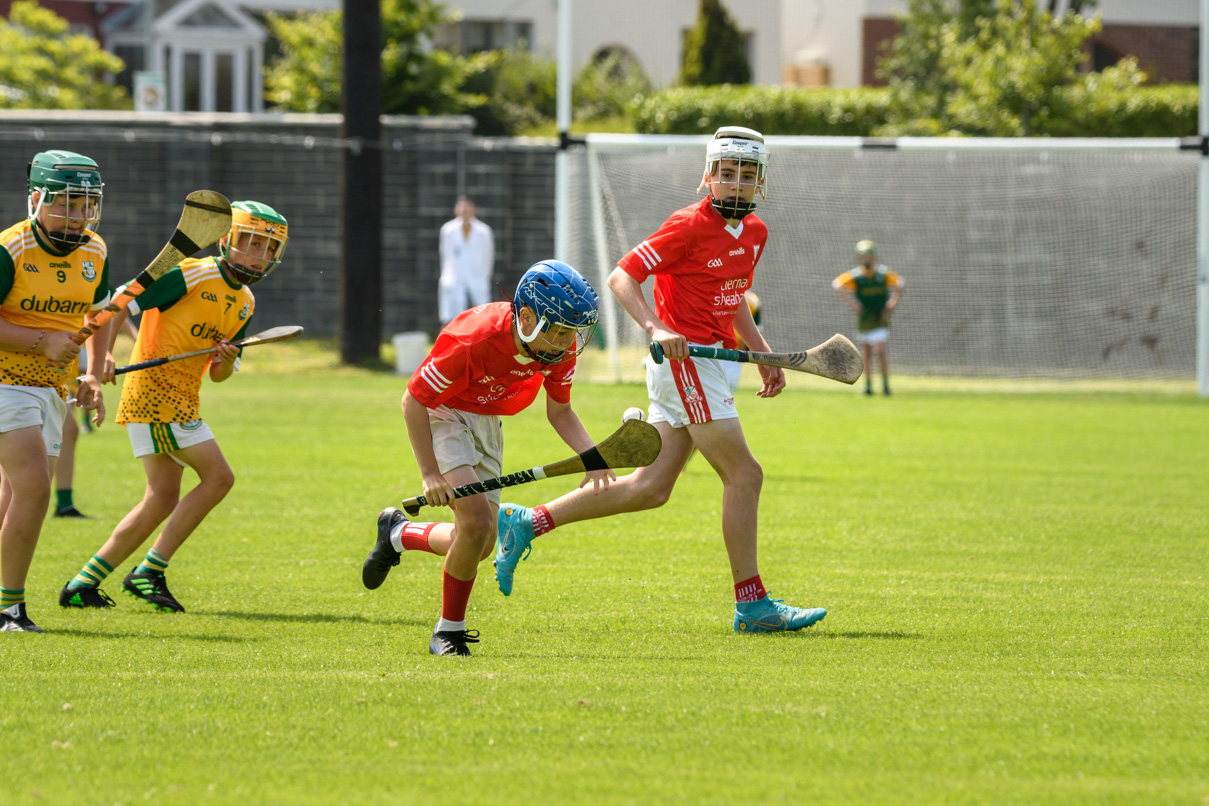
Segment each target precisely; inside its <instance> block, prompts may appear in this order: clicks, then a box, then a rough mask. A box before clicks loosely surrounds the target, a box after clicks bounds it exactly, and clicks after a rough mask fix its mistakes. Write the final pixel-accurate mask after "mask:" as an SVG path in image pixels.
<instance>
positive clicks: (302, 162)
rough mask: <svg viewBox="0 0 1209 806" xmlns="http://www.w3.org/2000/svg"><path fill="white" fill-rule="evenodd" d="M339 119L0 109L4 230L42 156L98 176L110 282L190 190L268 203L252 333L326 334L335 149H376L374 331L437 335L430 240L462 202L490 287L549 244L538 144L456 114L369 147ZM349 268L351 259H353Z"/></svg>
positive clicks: (549, 167) (332, 322)
mask: <svg viewBox="0 0 1209 806" xmlns="http://www.w3.org/2000/svg"><path fill="white" fill-rule="evenodd" d="M339 121H340V119H339V117H338V116H335V115H193V114H189V115H173V114H137V113H86V112H76V113H60V112H5V113H0V228H3V227H7V226H8V225H10V224H13V223H16V222H17V221H19V220H21V219H22V218H24V217H25V215H26V195H27V192H26V188H27V179H26V167H27V166H28V164H29V161H30V158H31V157H32V156H33V155H34V154H35V153H37V152H38V151H46V150H50V149H56V148H61V149H67V150H70V151H77V152H79V153H81V154H85V155H87V156H89V157H92V158H93V159H95V160H96V161H97V163H98V164H99V166H100V169H101V176H102V178H103V179H104V181H105V201H104V209H103V215H102V218H101V226H100V234H101V236H102V237H103V238H104V239H105V241H106V243H107V244H108V245H109V253H110V269H111V278H110V279H111V282H112V284H113V285H115V286H116V285H118V284H120V283H122V282H125V281H126V280H128V279H131V278H133V277H134V276H135V275H136V274H137V273H138V272H139V271H140V270H141V269H142V268H143V267H144V266H145V265H146V264H147V263H148V262H150V260H151V259H152V258H153V257H154V256H155V255H156V254H157V253H158V252H159V250H160V248H161V247H162V246H163V245H164V243H165V242H166V241H167V239H168V237H169V236H170V235H171V234H172V230H173V228H174V227H175V225H176V222H177V220H178V219H179V218H180V213H181V208H182V206H183V203H184V200H185V196H186V195H188V194H189V193H190V192H191V191H194V190H198V189H201V188H207V189H211V190H217V191H219V192H221V193H223V194H224V195H226V196H227V197H228V198H230V199H231V200H233V201H234V200H237V199H255V200H256V201H261V202H264V203H266V204H269V205H272V206H273V207H275V208H276V209H277V210H278V211H279V212H281V213H282V214H283V215H285V216H286V218H287V219H289V222H290V246H289V248H288V250H287V252H286V256H285V261H284V262H283V263H282V265H281V267H280V268H279V269H278V270H277V272H275V273H274V274H273V275H271V276H270V277H269V278H268V279H266V280H265V281H263V282H261V283H259V284H257V285H256V287H255V291H256V302H257V308H256V325H255V327H256V329H262V328H268V327H275V326H278V325H290V324H298V325H302V326H304V327H305V328H306V331H307V334H308V335H334V334H335V332H336V328H337V319H338V311H339V305H338V303H339V293H340V278H339V271H340V254H339V244H340V238H339V230H338V227H339V220H340V218H339V215H338V213H339V210H340V205H341V204H342V199H341V198H340V195H339V191H338V187H339V170H340V158H339V157H340V150H341V149H343V148H354V147H380V148H382V149H383V153H382V156H383V159H382V163H383V171H384V173H385V176H384V182H383V185H384V192H383V199H382V203H383V226H382V255H383V266H382V273H383V288H382V293H381V297H380V299H379V304H380V305H381V307H382V311H383V331H384V332H383V334H382V338H383V340H384V341H385V340H388V339H389V338H390V336H391V334H393V333H397V332H403V331H411V330H423V331H427V332H429V333H430V334H433V333H435V332H436V330H437V328H438V319H437V307H436V299H437V277H438V274H439V270H440V263H439V259H438V252H437V234H438V231H439V230H440V227H441V224H443V223H444V222H445V221H448V220H449V219H450V218H452V217H453V206H454V202H455V201H456V199H457V197H458V196H459V195H462V194H465V195H468V196H470V197H471V198H473V199H474V200H475V202H476V204H477V205H478V211H479V218H481V219H482V220H483V221H485V222H487V223H488V224H490V225H491V227H492V228H493V229H494V230H495V243H496V253H495V276H494V280H493V286H499V287H502V288H503V289H504V291H506V292H508V293H510V292H511V289H512V288H513V287H514V286H515V284H516V281H517V279H518V278H519V277H520V275H521V274H522V273H523V272H524V270H525V269H526V268H528V267H529V266H530V265H531V264H533V263H534V262H536V261H538V260H541V259H543V258H547V257H550V256H552V254H553V249H554V153H555V145H554V144H553V143H552V142H551V141H545V140H540V141H538V140H524V139H515V138H480V137H474V136H473V133H472V131H471V129H472V125H473V122H472V121H471V119H470V118H466V117H443V118H442V117H438V118H424V117H386V118H383V135H382V137H383V139H382V142H381V143H379V144H368V145H367V144H357V143H352V142H347V141H342V140H340V138H339ZM353 270H355V267H353Z"/></svg>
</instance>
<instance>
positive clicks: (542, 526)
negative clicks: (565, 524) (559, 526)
mask: <svg viewBox="0 0 1209 806" xmlns="http://www.w3.org/2000/svg"><path fill="white" fill-rule="evenodd" d="M553 528H554V519H553V518H551V517H550V510H548V509H546V508H545V507H534V508H533V536H534V537H537V536H539V535H544V534H545V533H546V532H548V531H550V530H551V529H553Z"/></svg>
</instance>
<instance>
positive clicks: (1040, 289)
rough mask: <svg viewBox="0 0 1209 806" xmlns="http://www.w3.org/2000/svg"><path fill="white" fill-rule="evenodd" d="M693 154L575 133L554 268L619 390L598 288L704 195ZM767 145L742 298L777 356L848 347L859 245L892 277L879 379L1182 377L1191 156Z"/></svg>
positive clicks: (621, 343) (999, 145) (792, 142)
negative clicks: (562, 258) (756, 240)
mask: <svg viewBox="0 0 1209 806" xmlns="http://www.w3.org/2000/svg"><path fill="white" fill-rule="evenodd" d="M706 139H707V138H705V137H679V136H642V135H629V136H623V135H589V137H588V142H587V146H586V147H585V148H581V149H577V150H575V151H574V152H572V155H571V159H570V170H569V172H568V175H569V185H570V189H571V190H570V199H569V205H568V210H567V215H568V239H567V244H568V248H567V251H568V255H567V258H568V260H570V262H571V263H572V264H573V265H575V266H577V267H579V268H580V269H581V270H582V271H583V272H584V273H585V275H586V276H588V277H589V278H591V279H592V280H593V282H594V283H595V284H596V285H597V289H598V291H600V292H601V297H602V299H603V300H604V302H605V305H606V306H607V307H606V310H605V317H604V326H603V327H602V328H601V330H602V332H603V334H604V337H605V339H606V343H607V346H608V348H609V351H610V352H609V354H610V357H611V358H612V360H613V364H614V374H615V377H616V378H617V379H627V380H637V379H638V378H639V377H641V376H640V375H639V374H638V370H637V368H636V366H634V364H635V362H634V361H633V360H632V355H634V354H641V350H642V348H644V346H645V344H646V339H645V334H643V333H642V332H641V330H640V329H639V328H638V327H637V326H636V325H635V324H634V322H633V321H632V320H631V319H630V318H629V316H628V315H626V313H625V312H624V311H623V310H621V309H620V307H619V306H617V304H616V302H615V300H613V298H612V295H611V294H609V293H608V290H607V287H606V286H605V285H604V280H605V278H606V277H607V275H608V273H609V271H611V270H612V268H613V267H614V266H615V265H616V262H617V260H618V259H619V258H620V257H621V256H622V255H623V254H625V252H626V251H628V250H629V249H631V248H632V247H633V246H635V245H636V244H638V243H640V242H641V241H642V240H643V239H644V238H646V237H647V236H648V235H650V234H651V233H653V232H654V231H655V230H656V229H657V228H658V227H659V226H660V224H662V222H663V221H664V219H665V218H667V216H668V215H669V214H670V213H672V212H673V211H675V210H677V209H679V208H681V207H684V206H686V205H688V204H691V203H693V202H694V201H695V200H696V199H698V198H700V197H699V196H697V195H695V193H694V191H695V189H696V187H697V183H698V180H699V178H700V176H701V172H702V169H703V166H704V153H705V142H706ZM768 143H769V150H770V153H771V155H772V156H771V162H770V169H769V185H768V200H767V201H764V202H761V203H760V205H759V207H758V210H757V213H758V214H759V216H760V217H761V218H763V219H764V221H765V222H767V224H768V227H769V233H770V234H769V241H768V247H767V251H766V253H765V256H764V257H763V258H762V259H761V260H760V263H759V265H758V266H757V268H756V274H755V281H754V284H753V290H754V291H755V292H756V293H757V294H758V295H759V297H760V299H761V302H762V314H763V328H764V332H765V335H766V337H767V338H768V341H769V343H770V345H771V346H772V348H773V350H776V351H786V352H788V351H793V350H800V349H805V348H808V347H812V346H814V345H816V344H818V343H820V342H822V341H825V340H826V339H827V338H828V337H830V336H831V335H832V334H833V333H837V332H838V333H844V334H846V335H849V336H854V335H855V328H856V322H855V315H854V314H852V312H851V311H850V310H849V309H848V308H847V307H846V306H845V305H844V304H843V302H842V301H841V300H840V299H839V298H838V297H837V296H836V294H835V292H834V291H832V288H831V281H832V279H833V278H835V277H836V276H837V275H838V274H840V273H841V272H843V271H845V270H847V269H850V268H852V267H853V266H854V265H855V256H854V247H855V244H856V242H857V241H859V240H862V239H866V238H869V239H872V240H874V241H875V242H876V243H877V244H878V260H879V262H881V263H884V264H886V265H887V266H888V267H890V268H891V269H893V270H894V271H896V272H898V273H899V274H901V275H902V276H903V277H904V279H905V292H904V295H903V298H902V301H901V303H900V305H899V308H898V311H897V312H896V314H895V316H894V319H893V323H892V329H891V349H890V356H891V361H892V371H893V372H901V373H906V374H927V375H954V376H977V377H1006V378H1016V377H1018V378H1184V377H1189V378H1190V377H1192V376H1193V375H1194V373H1195V351H1196V344H1195V342H1196V270H1197V262H1196V238H1197V235H1196V185H1197V170H1198V167H1197V158H1198V156H1199V154H1197V153H1196V152H1192V153H1189V152H1181V151H1180V150H1179V141H1178V140H1175V139H1171V140H1143V141H1138V140H1135V141H1121V140H1045V141H1028V142H1024V141H986V140H981V141H980V140H922V139H912V138H904V139H902V140H898V141H891V142H886V143H875V142H869V141H862V140H861V139H859V138H813V137H770V138H769V140H768ZM646 286H648V288H647V289H646V290H647V291H648V293H649V290H650V289H649V286H650V283H647V284H646ZM627 348H629V350H628V351H627ZM619 354H620V355H621V356H622V357H621V358H618V355H619Z"/></svg>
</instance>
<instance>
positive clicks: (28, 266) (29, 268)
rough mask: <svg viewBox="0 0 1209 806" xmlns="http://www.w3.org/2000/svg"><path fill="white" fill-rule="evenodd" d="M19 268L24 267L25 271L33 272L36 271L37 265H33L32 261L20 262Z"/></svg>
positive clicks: (35, 272)
mask: <svg viewBox="0 0 1209 806" xmlns="http://www.w3.org/2000/svg"><path fill="white" fill-rule="evenodd" d="M21 268H22V269H24V270H25V271H29V272H33V273H34V274H37V273H38V267H37V266H35V265H33V264H32V263H22V264H21Z"/></svg>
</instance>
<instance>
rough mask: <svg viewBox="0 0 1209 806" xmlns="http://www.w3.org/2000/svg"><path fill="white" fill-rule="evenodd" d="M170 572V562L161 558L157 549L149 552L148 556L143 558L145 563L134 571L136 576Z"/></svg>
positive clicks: (140, 564)
mask: <svg viewBox="0 0 1209 806" xmlns="http://www.w3.org/2000/svg"><path fill="white" fill-rule="evenodd" d="M167 570H168V561H167V560H165V559H164V558H163V557H161V556H160V553H159V552H158V551H156V550H155V549H151V551H148V552H147V556H145V557H143V561H142V562H141V563H139V564H138V567H137V568H135V569H134V573H136V574H161V575H162V574H163V573H164V572H165V571H167Z"/></svg>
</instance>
